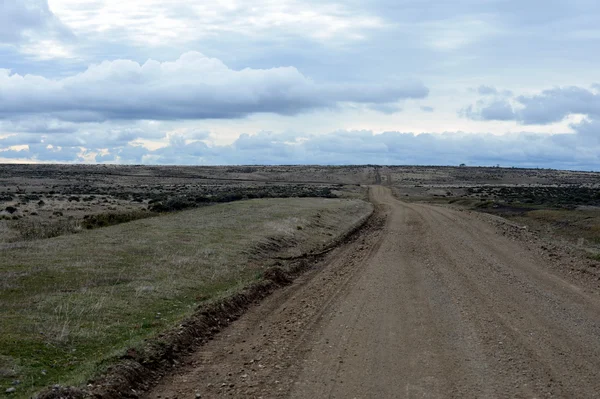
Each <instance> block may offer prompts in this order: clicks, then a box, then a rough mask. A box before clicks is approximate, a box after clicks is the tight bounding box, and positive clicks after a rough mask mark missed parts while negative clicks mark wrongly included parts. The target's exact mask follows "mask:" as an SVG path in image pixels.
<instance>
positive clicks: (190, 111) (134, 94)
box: [0, 52, 428, 122]
mask: <svg viewBox="0 0 600 399" xmlns="http://www.w3.org/2000/svg"><path fill="white" fill-rule="evenodd" d="M0 87H2V89H3V95H2V98H0V117H3V118H13V117H15V116H17V115H49V116H52V117H55V118H57V119H62V120H68V121H74V122H85V121H102V120H106V119H154V120H169V119H220V118H225V119H229V118H239V117H243V116H246V115H249V114H253V113H277V114H284V115H291V114H297V113H299V112H303V111H307V110H311V109H316V108H323V107H336V106H338V105H339V104H340V103H343V102H354V103H366V104H384V103H390V102H394V101H398V100H401V99H406V98H423V97H425V96H426V95H427V94H428V90H427V88H425V87H424V86H423V85H422V84H421V83H419V82H413V81H408V82H400V83H397V82H391V83H389V84H385V85H383V84H382V85H378V84H359V83H350V84H339V83H336V84H328V83H322V84H321V83H317V82H314V81H312V80H311V79H309V78H307V77H305V76H304V75H302V74H301V73H300V72H299V71H298V70H297V69H296V68H293V67H281V68H272V69H249V68H246V69H243V70H240V71H237V70H233V69H230V68H228V67H227V66H226V65H225V64H223V63H222V62H221V61H219V60H218V59H215V58H208V57H206V56H204V55H202V54H200V53H197V52H189V53H186V54H184V55H182V56H181V57H180V58H179V59H178V60H176V61H174V62H163V63H160V62H157V61H153V60H149V61H147V62H145V63H144V64H141V65H140V64H138V63H136V62H133V61H129V60H117V61H112V62H103V63H102V64H99V65H94V66H91V67H89V68H88V69H87V70H86V71H84V72H82V73H79V74H76V75H73V76H69V77H66V78H61V79H47V78H44V77H42V76H35V75H26V76H22V75H18V74H11V73H10V71H8V70H0Z"/></svg>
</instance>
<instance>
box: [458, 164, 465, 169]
mask: <svg viewBox="0 0 600 399" xmlns="http://www.w3.org/2000/svg"><path fill="white" fill-rule="evenodd" d="M466 166H467V165H466V164H464V163H461V164H460V165H458V167H459V168H465V167H466Z"/></svg>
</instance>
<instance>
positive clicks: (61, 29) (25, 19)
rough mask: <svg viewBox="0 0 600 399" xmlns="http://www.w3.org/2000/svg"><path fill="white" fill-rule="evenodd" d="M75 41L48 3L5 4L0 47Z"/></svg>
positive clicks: (9, 0) (11, 0)
mask: <svg viewBox="0 0 600 399" xmlns="http://www.w3.org/2000/svg"><path fill="white" fill-rule="evenodd" d="M66 39H72V33H71V32H70V31H69V29H68V28H66V27H65V26H64V25H63V23H62V22H61V21H60V19H59V18H57V17H56V15H54V13H53V12H52V11H51V10H50V8H49V7H48V2H47V0H2V1H1V2H0V43H9V44H13V45H17V46H19V45H22V44H29V45H30V46H34V45H35V43H36V42H37V41H38V40H46V41H57V40H66Z"/></svg>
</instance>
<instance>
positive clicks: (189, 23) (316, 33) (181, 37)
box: [50, 0, 384, 46]
mask: <svg viewBox="0 0 600 399" xmlns="http://www.w3.org/2000/svg"><path fill="white" fill-rule="evenodd" d="M50 5H51V7H52V10H54V12H55V13H56V14H57V15H58V16H60V17H61V19H62V20H63V21H64V22H65V23H66V24H67V25H68V26H69V27H70V28H71V29H73V31H75V32H77V33H80V34H84V35H90V36H104V37H112V38H113V39H115V40H123V39H126V40H129V41H133V42H136V43H138V44H143V45H150V46H157V45H164V44H167V43H174V42H175V43H186V42H192V41H195V40H199V39H203V38H207V37H214V36H217V35H222V34H239V35H244V36H247V37H255V38H256V37H258V36H262V35H267V34H268V35H277V34H276V32H282V33H283V35H284V36H290V35H292V36H300V37H307V38H311V39H313V40H317V41H323V42H329V41H332V40H336V41H342V42H345V41H348V40H357V39H361V38H363V37H364V32H365V31H368V30H370V29H377V28H380V27H382V26H383V25H384V23H383V21H382V19H381V18H379V17H377V16H373V15H368V14H366V13H365V12H364V11H363V12H357V11H356V10H354V9H352V8H351V7H350V6H349V5H342V4H340V3H327V2H311V1H309V2H307V1H299V0H257V1H252V2H247V1H241V0H227V1H216V2H198V1H193V0H184V1H178V2H165V1H158V0H128V1H126V2H123V1H120V0H104V1H91V2H89V1H88V2H81V1H79V0H50Z"/></svg>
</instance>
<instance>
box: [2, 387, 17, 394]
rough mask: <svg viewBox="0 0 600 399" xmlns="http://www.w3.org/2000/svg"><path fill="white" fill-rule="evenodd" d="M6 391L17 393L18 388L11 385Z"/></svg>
mask: <svg viewBox="0 0 600 399" xmlns="http://www.w3.org/2000/svg"><path fill="white" fill-rule="evenodd" d="M4 392H6V393H15V392H17V388H15V387H10V388H7V389H6V391H4Z"/></svg>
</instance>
